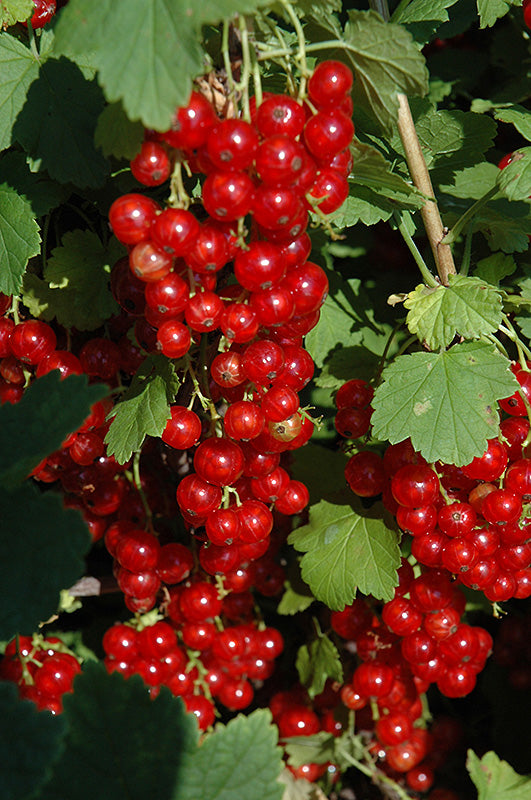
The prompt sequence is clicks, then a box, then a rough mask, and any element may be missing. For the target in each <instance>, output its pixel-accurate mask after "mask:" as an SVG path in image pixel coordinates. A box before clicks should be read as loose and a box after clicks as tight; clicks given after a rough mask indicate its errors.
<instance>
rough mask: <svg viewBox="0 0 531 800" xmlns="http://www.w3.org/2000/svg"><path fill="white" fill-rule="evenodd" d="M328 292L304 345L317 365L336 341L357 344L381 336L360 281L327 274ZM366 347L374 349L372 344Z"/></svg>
mask: <svg viewBox="0 0 531 800" xmlns="http://www.w3.org/2000/svg"><path fill="white" fill-rule="evenodd" d="M328 277H329V281H330V294H329V295H328V297H327V298H326V300H325V303H324V305H323V306H322V307H321V316H320V319H319V323H318V325H316V327H315V328H314V329H313V330H311V331H310V333H309V334H308V335H307V336H306V340H305V347H306V349H307V350H308V352H309V353H310V355H311V357H312V358H313V360H314V362H315V363H316V365H317V366H318V367H322V366H323V363H324V361H325V359H326V357H327V356H328V354H329V353H330V351H331V350H333V349H334V348H335V347H336V346H337V345H338V344H341V345H343V346H352V345H359V344H361V343H362V342H364V343H365V340H367V339H368V338H371V337H373V336H374V337H375V338H376V339H379V337H382V339H385V338H386V336H387V334H386V327H385V326H382V325H377V324H375V322H374V319H373V316H374V312H373V310H372V308H371V303H370V301H369V299H368V297H367V296H366V294H365V292H364V291H363V290H362V289H361V281H360V280H358V279H357V278H352V279H350V280H348V281H343V280H342V279H341V278H340V276H339V275H338V274H337V273H332V272H331V273H329V276H328ZM369 349H371V350H374V346H372V347H371V346H370V347H369Z"/></svg>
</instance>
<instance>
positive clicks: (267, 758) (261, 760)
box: [74, 709, 282, 800]
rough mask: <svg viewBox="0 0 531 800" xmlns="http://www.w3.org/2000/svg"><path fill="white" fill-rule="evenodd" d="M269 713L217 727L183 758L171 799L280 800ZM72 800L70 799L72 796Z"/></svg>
mask: <svg viewBox="0 0 531 800" xmlns="http://www.w3.org/2000/svg"><path fill="white" fill-rule="evenodd" d="M277 736H278V732H277V729H276V727H275V726H274V725H272V724H271V712H270V711H269V710H268V709H258V710H257V711H253V712H252V713H251V714H249V715H248V716H246V717H245V716H243V714H238V716H237V717H236V718H235V719H233V720H231V721H230V722H229V724H228V725H226V726H225V725H217V726H216V729H215V732H214V733H213V734H212V735H211V736H208V737H207V738H206V739H205V740H204V741H203V743H202V745H201V746H200V747H199V748H198V749H197V750H196V752H195V753H194V755H193V756H191V757H190V758H187V759H185V760H184V763H183V768H182V771H181V772H180V773H179V781H178V785H177V788H176V792H175V794H174V795H173V798H172V800H192V798H194V799H195V798H197V800H235V798H240V797H241V798H245V800H280V798H281V797H282V787H281V785H280V784H279V783H278V781H277V778H278V776H279V774H280V771H281V769H282V760H281V752H282V751H281V750H280V748H279V747H277ZM74 800H75V799H74Z"/></svg>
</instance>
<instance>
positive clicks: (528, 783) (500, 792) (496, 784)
mask: <svg viewBox="0 0 531 800" xmlns="http://www.w3.org/2000/svg"><path fill="white" fill-rule="evenodd" d="M466 767H467V769H468V771H469V773H470V777H471V778H472V780H473V782H474V784H475V786H476V789H477V790H478V800H528V798H529V796H530V793H531V776H527V777H526V776H525V775H518V773H517V772H515V771H514V769H513V768H512V767H511V765H510V764H508V763H507V761H502V760H501V759H500V758H498V756H497V755H496V753H493V752H492V750H490V751H489V752H488V753H485V755H484V756H483V758H481V759H480V758H478V756H477V755H476V754H475V753H474V751H473V750H469V751H468V754H467V762H466Z"/></svg>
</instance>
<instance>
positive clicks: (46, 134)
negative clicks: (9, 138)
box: [13, 48, 120, 187]
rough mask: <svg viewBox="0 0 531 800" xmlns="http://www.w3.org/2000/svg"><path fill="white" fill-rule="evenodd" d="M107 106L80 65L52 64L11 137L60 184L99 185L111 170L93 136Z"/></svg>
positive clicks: (33, 88)
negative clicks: (97, 148)
mask: <svg viewBox="0 0 531 800" xmlns="http://www.w3.org/2000/svg"><path fill="white" fill-rule="evenodd" d="M116 49H117V50H119V49H120V48H116ZM103 105H104V99H103V94H102V92H101V89H100V88H99V86H98V85H97V84H96V83H95V81H88V80H86V79H85V78H84V77H83V74H82V72H81V70H80V69H79V67H78V66H76V65H75V64H72V62H71V61H68V60H67V59H66V58H61V59H60V60H58V61H56V60H54V59H50V60H49V61H47V62H46V63H45V64H44V65H43V66H42V67H41V70H40V73H39V78H38V80H36V81H34V82H33V83H32V85H31V86H30V87H29V91H28V94H27V98H26V103H25V105H24V108H23V109H22V110H21V111H20V113H19V115H18V117H17V120H16V123H15V125H14V127H13V137H14V138H15V139H16V140H17V141H19V142H20V143H21V144H22V146H23V147H24V149H25V150H26V152H27V153H29V155H30V156H32V158H34V159H41V163H42V167H43V169H46V170H47V171H48V172H49V174H50V176H51V177H52V178H55V180H57V181H59V183H74V184H75V185H76V186H83V187H84V186H92V187H94V186H101V185H102V184H103V182H104V180H105V178H106V176H107V173H108V170H109V165H108V162H107V160H106V159H105V158H104V157H103V156H102V155H101V153H100V152H98V151H97V150H96V148H95V145H94V131H95V129H96V123H97V120H98V116H99V114H100V113H101V111H102V109H103Z"/></svg>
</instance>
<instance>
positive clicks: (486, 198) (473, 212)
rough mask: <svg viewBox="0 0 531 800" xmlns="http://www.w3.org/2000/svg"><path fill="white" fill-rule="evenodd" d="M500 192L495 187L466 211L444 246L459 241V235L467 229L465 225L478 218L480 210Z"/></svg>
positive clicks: (444, 240)
mask: <svg viewBox="0 0 531 800" xmlns="http://www.w3.org/2000/svg"><path fill="white" fill-rule="evenodd" d="M498 192H499V189H498V187H497V186H493V187H492V188H491V189H489V191H488V192H486V193H485V194H484V195H483V197H480V198H479V200H476V202H475V203H474V204H473V205H471V206H470V208H469V209H467V210H466V211H465V213H464V214H463V216H461V217H459V219H458V220H457V222H456V223H455V225H454V226H453V228H451V229H450V230H449V231H448V233H447V234H446V236H445V237H444V239H443V240H442V244H453V243H454V242H455V240H456V239H457V237H458V236H459V234H460V233H461V231H462V230H463V228H464V227H465V225H467V224H468V223H469V222H470V221H471V220H472V219H473V217H475V216H476V214H477V212H478V211H479V209H480V208H482V207H483V206H484V205H486V204H487V203H488V202H489V200H492V198H493V197H494V196H495V195H497V194H498Z"/></svg>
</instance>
